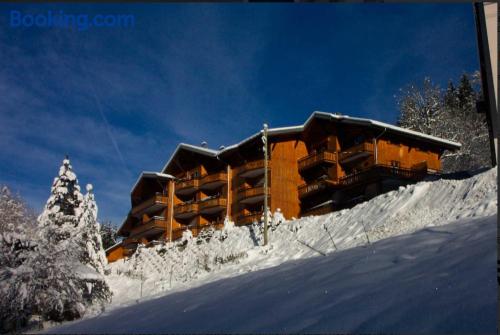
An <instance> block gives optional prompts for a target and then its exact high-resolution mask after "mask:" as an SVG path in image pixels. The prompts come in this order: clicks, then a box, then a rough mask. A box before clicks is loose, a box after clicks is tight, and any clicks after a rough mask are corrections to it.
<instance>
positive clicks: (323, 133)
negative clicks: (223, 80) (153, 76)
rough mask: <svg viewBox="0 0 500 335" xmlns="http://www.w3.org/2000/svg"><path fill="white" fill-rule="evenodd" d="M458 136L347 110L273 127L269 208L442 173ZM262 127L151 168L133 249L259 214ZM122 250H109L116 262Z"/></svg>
mask: <svg viewBox="0 0 500 335" xmlns="http://www.w3.org/2000/svg"><path fill="white" fill-rule="evenodd" d="M459 148H460V144H459V143H455V142H451V141H448V140H444V139H439V138H436V137H432V136H429V135H425V134H421V133H417V132H414V131H409V130H406V129H402V128H398V127H395V126H393V125H389V124H385V123H381V122H377V121H373V120H368V119H360V118H350V117H347V116H342V115H335V114H329V113H322V112H315V113H313V114H312V115H311V117H310V118H309V119H308V120H307V121H306V122H305V123H304V125H301V126H296V127H287V128H274V129H269V137H268V152H269V162H268V172H269V173H268V176H269V179H268V190H267V194H268V206H269V208H270V210H271V211H272V212H274V211H276V210H278V209H280V210H281V212H282V213H283V215H284V216H285V217H286V218H292V217H301V216H307V215H319V214H325V213H328V212H331V211H334V210H337V209H340V208H346V207H350V206H353V205H355V204H356V203H359V202H361V201H365V200H367V199H370V198H372V197H374V196H376V195H378V194H380V193H383V192H386V191H388V190H392V189H395V188H397V187H399V186H401V185H405V184H408V183H412V182H416V181H418V180H421V179H422V178H424V177H425V176H426V175H427V174H429V173H439V171H440V168H441V165H440V159H441V156H442V154H443V152H444V151H445V150H457V149H459ZM264 194H265V190H264V161H263V147H262V140H261V132H258V133H256V134H254V135H253V136H251V137H249V138H247V139H245V140H243V141H242V142H240V143H239V144H237V145H232V146H230V147H227V148H224V149H221V150H218V151H216V150H211V149H208V148H205V147H199V146H193V145H188V144H180V145H179V146H178V147H177V149H176V150H175V152H174V153H173V154H172V156H171V157H170V159H169V160H168V162H167V163H166V165H165V167H164V168H163V170H162V172H161V173H154V172H145V173H143V174H142V175H141V176H140V177H139V179H138V181H137V182H136V184H135V185H134V187H133V189H132V192H131V209H130V212H129V214H128V215H127V217H126V219H125V221H124V223H123V224H122V226H121V227H120V229H119V232H118V233H119V235H121V236H123V237H124V240H123V241H122V243H121V244H120V246H121V248H122V249H123V251H122V252H121V257H125V256H127V255H128V254H130V253H131V252H133V250H134V249H135V247H136V246H137V244H138V243H143V244H148V243H151V242H152V241H154V240H166V241H173V240H176V239H178V238H180V237H181V236H182V233H183V231H184V230H186V229H190V230H191V231H192V233H193V235H194V236H196V235H197V234H198V233H199V232H200V231H201V230H202V229H204V228H206V227H209V226H213V227H216V228H218V227H222V226H223V222H224V219H225V218H226V217H228V218H229V219H231V220H232V221H234V222H235V223H236V224H237V225H246V224H251V223H253V222H254V221H259V220H260V219H261V217H262V214H263V209H264V208H263V204H264ZM118 254H120V252H119V251H114V250H111V251H110V253H108V259H110V261H111V260H115V259H117V256H116V255H118Z"/></svg>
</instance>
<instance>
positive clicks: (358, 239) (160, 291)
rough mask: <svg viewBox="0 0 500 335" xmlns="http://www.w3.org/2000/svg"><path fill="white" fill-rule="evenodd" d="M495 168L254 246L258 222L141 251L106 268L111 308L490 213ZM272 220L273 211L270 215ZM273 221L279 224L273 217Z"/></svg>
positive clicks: (293, 225)
mask: <svg viewBox="0 0 500 335" xmlns="http://www.w3.org/2000/svg"><path fill="white" fill-rule="evenodd" d="M496 179H497V172H496V169H491V170H488V171H486V172H484V173H481V174H479V175H476V176H474V177H471V178H469V179H464V180H437V181H432V182H430V181H426V182H420V183H418V184H415V185H409V186H407V187H401V188H400V189H399V190H397V191H392V192H389V193H386V194H383V195H380V196H378V197H376V198H374V199H372V200H370V201H368V202H365V203H362V204H359V205H357V206H356V207H354V208H352V209H349V210H342V211H339V212H334V213H331V214H327V215H323V216H315V217H306V218H302V219H298V220H293V221H288V222H286V223H282V224H280V225H279V226H277V227H276V225H275V229H271V230H270V238H269V239H270V245H269V246H267V247H261V246H260V245H261V237H262V236H261V233H260V228H259V227H256V226H254V227H252V226H250V227H232V228H231V227H228V228H227V229H225V230H223V231H217V232H215V233H214V236H213V237H212V238H211V239H210V241H209V242H203V243H202V244H200V245H196V244H194V243H191V242H190V243H188V246H187V247H185V248H181V247H179V246H176V244H174V243H169V244H166V245H162V246H156V247H154V248H144V249H142V250H141V251H140V252H138V253H137V254H136V255H135V257H132V258H130V259H129V260H121V261H118V262H114V263H112V264H111V265H110V267H111V273H112V274H111V275H110V276H108V283H109V285H110V286H111V288H112V290H113V292H114V296H113V303H112V306H111V308H115V307H117V306H124V305H128V304H132V303H133V304H135V303H136V301H137V299H143V300H144V299H148V298H152V297H155V296H161V295H165V294H167V293H172V292H176V291H179V290H185V289H187V288H192V287H196V286H200V285H202V284H205V283H207V282H211V281H215V280H218V279H221V278H227V277H233V276H236V275H239V274H242V273H246V272H251V271H256V270H260V269H265V268H269V267H273V266H277V265H279V264H282V263H283V262H286V261H290V260H296V259H301V258H308V257H313V256H325V255H328V254H330V253H332V252H337V251H340V250H344V249H349V248H353V247H356V246H362V245H363V246H364V245H367V244H368V243H374V242H375V241H377V240H380V239H384V238H388V237H392V236H397V235H402V234H408V233H412V232H415V231H417V230H419V229H422V228H426V227H433V226H440V225H445V224H447V223H450V222H453V221H457V220H462V219H472V218H477V217H485V216H490V215H493V214H495V213H496V212H497V181H496ZM277 217H278V216H277ZM277 223H279V222H277Z"/></svg>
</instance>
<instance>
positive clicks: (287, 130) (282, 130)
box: [218, 126, 304, 155]
mask: <svg viewBox="0 0 500 335" xmlns="http://www.w3.org/2000/svg"><path fill="white" fill-rule="evenodd" d="M303 128H304V127H303V126H291V127H279V128H270V129H268V130H267V134H268V135H270V136H273V135H286V134H295V133H300V132H302V130H303ZM263 132H264V130H262V129H261V130H260V131H259V132H257V133H255V134H253V135H251V136H249V137H247V138H245V139H244V140H242V141H240V142H238V143H236V144H233V145H230V146H228V147H226V148H224V149H222V150H221V151H219V153H218V154H219V155H220V154H222V153H224V152H228V151H231V150H233V149H236V148H238V147H239V146H241V145H242V144H244V143H247V142H250V141H252V140H253V139H255V138H257V137H259V136H262V134H263Z"/></svg>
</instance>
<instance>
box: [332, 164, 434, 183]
mask: <svg viewBox="0 0 500 335" xmlns="http://www.w3.org/2000/svg"><path fill="white" fill-rule="evenodd" d="M426 174H427V165H422V166H418V167H416V168H414V169H406V168H401V167H396V166H390V165H383V164H377V165H373V166H372V167H371V168H369V169H366V170H363V171H360V172H357V173H353V174H350V175H347V176H345V177H342V178H340V180H339V185H340V186H350V185H354V184H360V183H368V182H371V181H373V180H376V179H380V178H383V177H397V178H402V179H409V180H414V181H417V180H420V179H422V178H424V177H425V175H426Z"/></svg>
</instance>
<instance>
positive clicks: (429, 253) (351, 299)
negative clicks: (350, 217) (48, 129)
mask: <svg viewBox="0 0 500 335" xmlns="http://www.w3.org/2000/svg"><path fill="white" fill-rule="evenodd" d="M479 179H481V178H479ZM423 185H424V186H425V184H423ZM438 185H440V186H438V187H441V186H442V187H444V185H441V184H438ZM457 187H459V186H458V185H457ZM431 188H432V187H431ZM444 188H446V187H444ZM411 189H414V190H415V189H416V190H418V189H420V190H422V189H423V188H422V185H420V186H418V185H417V186H415V188H411ZM400 192H403V191H400ZM416 193H418V192H413V194H414V195H415V194H416ZM411 198H412V197H411V196H410V197H408V199H407V200H410V199H411ZM413 200H415V199H413ZM375 202H377V200H375ZM444 202H447V200H444ZM405 203H408V202H405ZM414 207H415V206H412V208H414ZM481 213H484V211H483V210H481ZM327 217H328V216H327ZM325 219H326V217H325ZM436 223H437V221H434V224H436ZM304 226H306V225H304ZM303 229H305V227H303ZM495 237H496V217H495V216H494V215H492V216H489V217H486V218H485V217H483V218H473V217H472V213H470V215H469V216H468V218H467V219H463V218H462V219H460V220H459V221H456V222H454V223H453V224H449V225H446V226H441V227H433V228H424V229H422V230H420V231H418V232H415V233H413V234H410V235H403V236H397V237H392V238H389V239H385V240H381V241H378V242H375V243H373V244H371V245H367V246H365V247H357V248H352V249H349V250H344V251H340V252H335V253H332V254H330V255H327V256H326V257H314V258H309V259H303V260H297V261H291V262H287V263H286V264H282V265H281V266H279V267H274V268H272V269H265V270H262V271H256V272H252V273H249V274H245V275H242V276H237V277H234V278H230V279H226V280H220V281H216V282H213V283H210V284H207V285H204V286H201V287H198V288H193V289H191V290H187V291H185V292H178V293H175V294H171V295H168V296H165V297H161V298H159V299H154V300H149V301H146V302H143V303H140V304H136V305H133V306H130V307H126V308H122V309H117V310H114V311H111V312H106V313H105V314H103V315H102V316H101V317H99V318H95V319H90V320H83V321H80V322H75V323H72V324H67V325H65V326H63V327H60V328H57V329H56V328H53V329H51V330H50V332H51V333H131V332H134V333H194V332H202V333H230V332H236V333H260V332H266V333H269V332H276V333H278V332H284V333H320V332H322V333H324V332H326V333H332V332H334V333H417V332H419V333H420V332H422V333H467V334H469V333H493V332H495V331H496V315H497V284H496V268H495V263H496V239H495ZM275 238H276V237H275ZM270 253H271V251H270Z"/></svg>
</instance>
